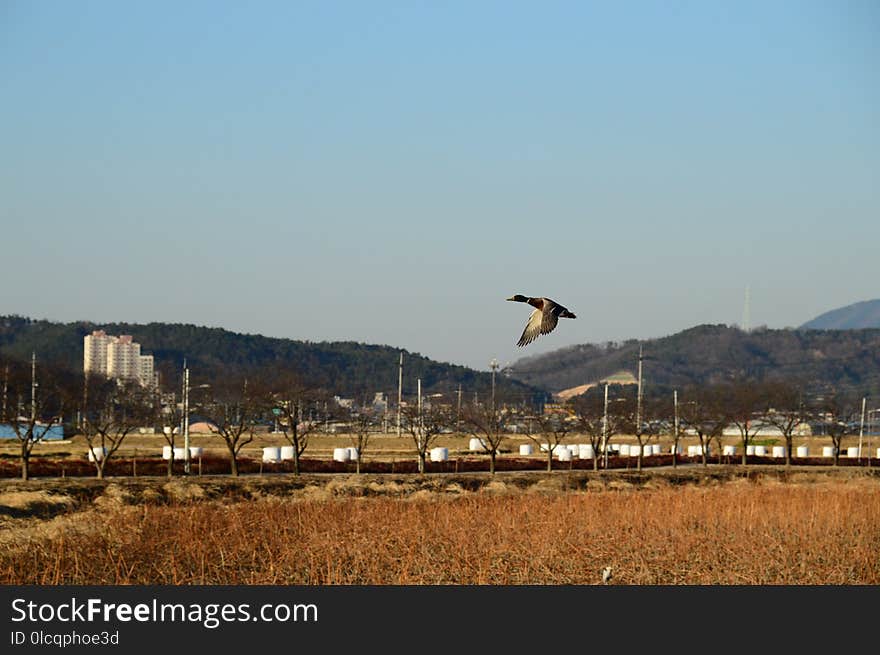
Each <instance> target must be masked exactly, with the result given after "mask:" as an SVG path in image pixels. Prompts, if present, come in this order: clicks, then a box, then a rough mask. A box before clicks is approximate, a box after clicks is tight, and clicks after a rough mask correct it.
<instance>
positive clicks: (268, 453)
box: [263, 446, 281, 462]
mask: <svg viewBox="0 0 880 655" xmlns="http://www.w3.org/2000/svg"><path fill="white" fill-rule="evenodd" d="M263 461H264V462H280V461H281V448H279V447H278V446H266V447H265V448H263Z"/></svg>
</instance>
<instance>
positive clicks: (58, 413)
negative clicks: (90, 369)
mask: <svg viewBox="0 0 880 655" xmlns="http://www.w3.org/2000/svg"><path fill="white" fill-rule="evenodd" d="M11 395H14V396H15V397H16V400H17V402H11V399H10V396H11ZM24 398H29V401H30V402H29V403H27V405H26V404H25V402H24V401H23V399H24ZM63 398H64V396H63V394H62V393H61V392H60V390H58V389H55V388H52V387H50V386H49V385H45V384H44V385H43V386H42V387H39V383H38V382H37V377H36V357H33V359H32V360H31V376H30V378H28V377H27V376H26V374H25V373H24V371H23V370H22V369H20V368H19V367H16V368H14V369H13V375H12V377H11V378H10V366H9V365H8V364H7V365H5V366H4V367H3V398H2V408H0V422H2V423H5V424H7V425H8V426H9V427H10V429H11V430H12V432H13V434H14V435H15V438H16V440H17V441H18V445H19V461H20V463H21V479H22V480H28V479H30V460H31V453H32V452H33V449H34V446H36V445H37V444H38V443H41V442H42V441H43V440H44V439H46V437H47V435H48V434H49V433H50V432H51V431H52V428H53V427H54V426H56V425H59V424H61V422H62V414H63V411H64V400H63Z"/></svg>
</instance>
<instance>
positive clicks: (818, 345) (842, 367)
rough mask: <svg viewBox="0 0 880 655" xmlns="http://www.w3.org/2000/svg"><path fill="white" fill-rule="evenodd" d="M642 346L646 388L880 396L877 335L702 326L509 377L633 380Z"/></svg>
mask: <svg viewBox="0 0 880 655" xmlns="http://www.w3.org/2000/svg"><path fill="white" fill-rule="evenodd" d="M640 345H641V346H642V349H643V362H642V369H643V377H644V381H645V384H652V385H661V386H669V387H683V386H687V385H689V384H711V383H715V382H720V381H724V380H730V379H732V378H740V379H743V378H744V379H751V380H765V379H785V380H789V381H792V382H796V383H798V384H804V385H805V386H807V387H808V388H810V389H816V390H819V389H831V388H833V389H839V390H845V391H852V392H858V393H862V394H868V395H874V396H876V395H878V394H880V329H865V330H769V329H758V330H753V331H751V332H744V331H742V330H740V329H738V328H733V327H727V326H724V325H700V326H697V327H694V328H691V329H688V330H684V331H683V332H679V333H677V334H673V335H671V336H667V337H663V338H659V339H650V340H646V341H637V340H630V341H626V342H623V343H608V344H604V345H591V344H585V345H578V346H570V347H568V348H563V349H560V350H556V351H554V352H551V353H546V354H543V355H537V356H534V357H528V358H524V359H520V360H518V361H516V362H515V363H514V364H513V365H512V366H511V367H509V369H507V371H506V373H508V374H509V375H510V376H511V377H513V378H514V379H518V380H521V381H523V382H526V383H528V384H531V385H535V386H539V387H543V388H546V389H548V390H550V391H553V392H557V391H561V390H563V389H569V388H571V387H576V386H578V385H583V384H590V383H594V382H597V381H599V380H602V379H604V378H606V377H608V376H611V375H613V374H615V373H618V372H620V371H628V372H629V373H632V374H633V375H635V374H636V372H637V369H638V358H639V346H640Z"/></svg>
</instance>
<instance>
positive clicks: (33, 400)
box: [31, 352, 37, 430]
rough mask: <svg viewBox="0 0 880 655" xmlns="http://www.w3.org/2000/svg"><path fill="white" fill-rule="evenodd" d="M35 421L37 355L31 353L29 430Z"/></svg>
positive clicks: (32, 427)
mask: <svg viewBox="0 0 880 655" xmlns="http://www.w3.org/2000/svg"><path fill="white" fill-rule="evenodd" d="M36 420H37V354H36V353H34V352H32V353H31V430H33V429H34V423H35V422H36Z"/></svg>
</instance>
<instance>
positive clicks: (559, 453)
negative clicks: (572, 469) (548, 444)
mask: <svg viewBox="0 0 880 655" xmlns="http://www.w3.org/2000/svg"><path fill="white" fill-rule="evenodd" d="M556 457H557V458H558V459H559V461H560V462H570V461H571V451H570V450H569V449H568V447H567V446H557V447H556Z"/></svg>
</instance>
